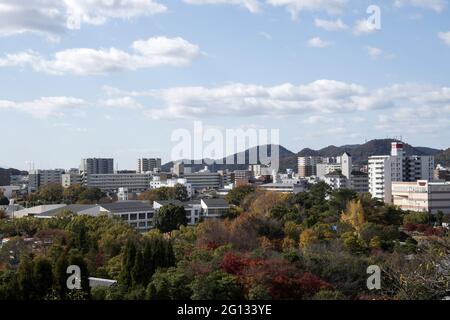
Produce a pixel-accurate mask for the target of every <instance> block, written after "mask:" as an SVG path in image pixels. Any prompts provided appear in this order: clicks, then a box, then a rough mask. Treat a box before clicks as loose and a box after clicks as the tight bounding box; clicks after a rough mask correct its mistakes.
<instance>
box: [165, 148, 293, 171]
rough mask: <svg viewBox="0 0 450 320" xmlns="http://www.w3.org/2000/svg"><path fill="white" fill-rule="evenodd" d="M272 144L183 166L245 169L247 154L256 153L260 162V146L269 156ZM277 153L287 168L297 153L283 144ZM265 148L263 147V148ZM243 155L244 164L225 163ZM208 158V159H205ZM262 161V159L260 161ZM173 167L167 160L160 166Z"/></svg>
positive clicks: (234, 160)
mask: <svg viewBox="0 0 450 320" xmlns="http://www.w3.org/2000/svg"><path fill="white" fill-rule="evenodd" d="M271 147H272V145H264V146H257V147H253V148H250V149H247V150H245V151H243V152H239V153H235V154H233V155H230V156H228V157H224V158H222V159H220V160H216V161H214V160H211V159H203V160H201V161H202V163H201V164H197V163H196V164H185V167H190V168H191V169H192V172H195V171H198V170H201V169H203V168H204V167H205V166H206V165H207V166H208V167H209V168H210V170H211V171H216V170H225V169H229V170H242V169H247V168H248V165H249V163H250V162H249V155H250V154H256V155H257V162H258V163H261V161H260V159H259V152H260V148H262V153H264V154H265V153H266V152H267V156H268V157H270V156H271V149H272V148H271ZM278 147H279V149H278V153H279V157H280V166H281V167H283V168H288V166H287V165H289V164H290V163H291V162H292V161H295V162H296V161H297V160H296V159H297V155H296V154H295V153H294V152H292V151H290V150H288V149H286V148H285V147H283V146H278ZM264 148H265V149H264ZM243 155H245V163H244V164H227V163H237V162H238V161H237V160H238V157H239V156H240V157H243ZM207 160H209V161H207ZM184 162H185V163H190V162H191V161H190V160H187V161H186V160H184ZM211 162H213V163H212V164H210V163H211ZM262 162H264V161H262ZM172 167H173V161H171V162H168V163H166V164H164V165H163V166H162V171H165V172H169V171H170V169H171V168H172Z"/></svg>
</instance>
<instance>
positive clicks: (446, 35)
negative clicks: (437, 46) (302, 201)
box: [438, 31, 450, 46]
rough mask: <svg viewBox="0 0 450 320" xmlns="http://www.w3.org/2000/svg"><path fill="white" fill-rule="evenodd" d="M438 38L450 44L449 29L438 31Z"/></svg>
mask: <svg viewBox="0 0 450 320" xmlns="http://www.w3.org/2000/svg"><path fill="white" fill-rule="evenodd" d="M438 36H439V38H440V39H441V40H442V41H444V43H445V44H446V45H448V46H450V31H449V32H439V33H438Z"/></svg>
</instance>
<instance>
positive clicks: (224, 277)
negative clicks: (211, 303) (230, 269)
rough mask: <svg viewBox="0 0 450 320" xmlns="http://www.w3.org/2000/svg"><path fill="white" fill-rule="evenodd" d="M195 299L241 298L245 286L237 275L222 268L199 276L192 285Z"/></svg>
mask: <svg viewBox="0 0 450 320" xmlns="http://www.w3.org/2000/svg"><path fill="white" fill-rule="evenodd" d="M190 287H191V289H192V292H193V293H192V297H191V299H193V300H239V299H242V298H243V288H242V286H241V285H240V284H239V282H238V281H237V279H236V277H235V276H233V275H231V274H228V273H225V272H223V271H220V270H216V271H213V272H211V273H209V274H208V275H206V276H205V275H202V276H197V277H196V278H195V279H194V281H193V282H192V283H191V285H190Z"/></svg>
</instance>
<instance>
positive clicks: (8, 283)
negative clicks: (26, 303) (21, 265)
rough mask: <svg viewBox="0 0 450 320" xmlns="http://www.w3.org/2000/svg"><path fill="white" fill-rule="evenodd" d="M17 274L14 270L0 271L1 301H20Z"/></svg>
mask: <svg viewBox="0 0 450 320" xmlns="http://www.w3.org/2000/svg"><path fill="white" fill-rule="evenodd" d="M21 298H22V297H21V295H20V288H19V284H18V282H17V274H16V273H15V272H14V271H13V270H5V271H0V300H16V301H17V300H20V299H21Z"/></svg>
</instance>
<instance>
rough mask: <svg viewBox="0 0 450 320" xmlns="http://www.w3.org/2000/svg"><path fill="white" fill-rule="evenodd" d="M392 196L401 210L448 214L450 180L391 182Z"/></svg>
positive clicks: (449, 211)
mask: <svg viewBox="0 0 450 320" xmlns="http://www.w3.org/2000/svg"><path fill="white" fill-rule="evenodd" d="M392 198H393V203H394V205H396V206H399V207H400V208H402V209H403V210H411V211H423V212H429V213H432V214H436V213H437V212H438V211H442V212H443V213H445V214H450V182H429V181H427V180H418V181H416V182H392Z"/></svg>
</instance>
